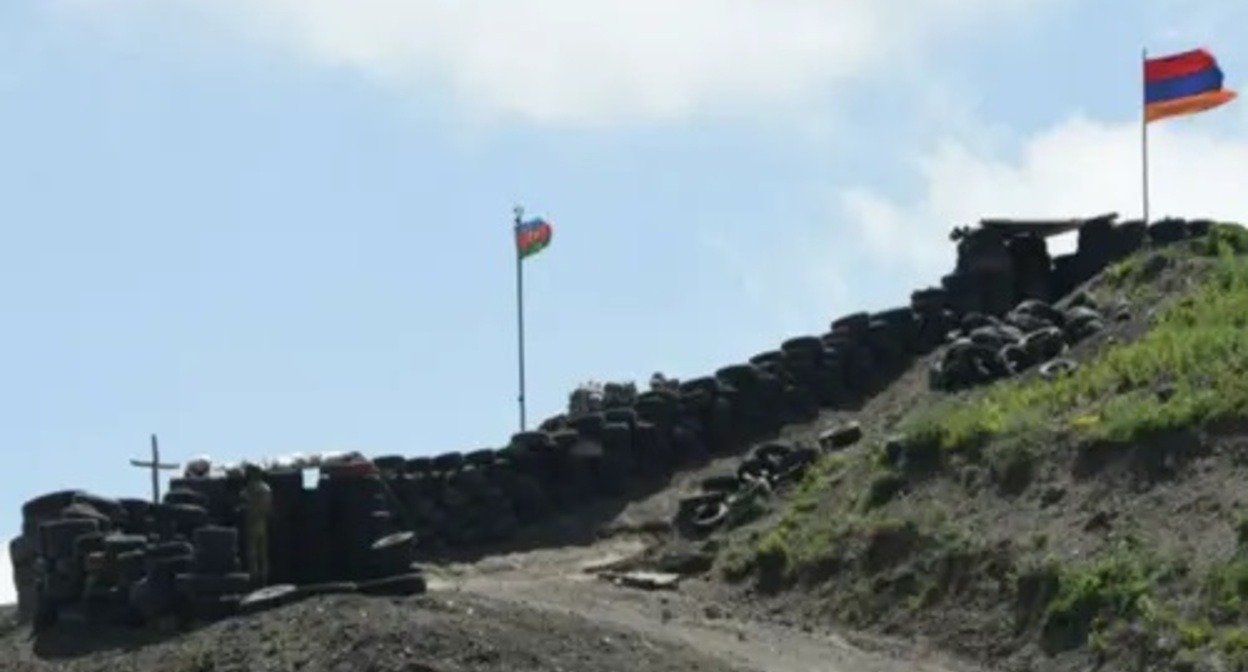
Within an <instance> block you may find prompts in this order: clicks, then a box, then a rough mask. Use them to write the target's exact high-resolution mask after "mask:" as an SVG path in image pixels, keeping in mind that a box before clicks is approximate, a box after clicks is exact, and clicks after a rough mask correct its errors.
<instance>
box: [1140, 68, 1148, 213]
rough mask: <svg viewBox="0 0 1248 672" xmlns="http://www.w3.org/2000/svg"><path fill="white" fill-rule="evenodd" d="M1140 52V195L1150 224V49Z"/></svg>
mask: <svg viewBox="0 0 1248 672" xmlns="http://www.w3.org/2000/svg"><path fill="white" fill-rule="evenodd" d="M1140 53H1141V61H1140V82H1141V87H1142V89H1143V90H1142V91H1141V92H1140V162H1141V168H1142V178H1143V184H1142V185H1141V187H1142V190H1141V192H1140V197H1141V201H1142V202H1141V205H1142V206H1143V208H1142V210H1143V215H1144V224H1145V225H1148V223H1149V219H1148V215H1149V212H1148V186H1149V185H1148V182H1149V180H1148V76H1147V69H1148V49H1144V50H1142V51H1141V52H1140Z"/></svg>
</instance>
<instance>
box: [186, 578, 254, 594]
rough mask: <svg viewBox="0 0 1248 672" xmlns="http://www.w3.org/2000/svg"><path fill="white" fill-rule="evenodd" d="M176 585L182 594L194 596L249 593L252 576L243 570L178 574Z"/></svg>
mask: <svg viewBox="0 0 1248 672" xmlns="http://www.w3.org/2000/svg"><path fill="white" fill-rule="evenodd" d="M174 585H175V587H176V588H177V590H178V592H179V593H180V594H182V595H185V596H187V597H192V598H194V597H221V596H224V595H247V594H248V593H250V592H251V590H252V582H251V576H250V575H248V574H246V573H243V572H231V573H229V574H177V575H175V576H174Z"/></svg>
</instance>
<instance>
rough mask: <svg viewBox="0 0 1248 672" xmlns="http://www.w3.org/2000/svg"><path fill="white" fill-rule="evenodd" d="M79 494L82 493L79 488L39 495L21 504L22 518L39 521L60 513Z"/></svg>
mask: <svg viewBox="0 0 1248 672" xmlns="http://www.w3.org/2000/svg"><path fill="white" fill-rule="evenodd" d="M81 494H84V493H83V492H82V491H81V490H59V491H57V492H49V493H48V494H46V495H40V496H38V497H36V498H34V499H32V500H29V501H27V502H26V503H25V504H23V505H22V518H25V519H26V520H33V521H39V520H43V519H47V518H52V517H55V516H57V515H60V513H61V510H62V509H64V508H65V507H67V506H69V505H70V504H72V503H73V501H74V498H75V497H77V496H78V495H81Z"/></svg>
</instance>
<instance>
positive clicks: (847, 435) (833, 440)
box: [819, 420, 862, 450]
mask: <svg viewBox="0 0 1248 672" xmlns="http://www.w3.org/2000/svg"><path fill="white" fill-rule="evenodd" d="M861 440H862V425H860V424H858V422H857V421H854V420H851V421H849V422H847V423H845V424H843V425H840V426H838V427H835V428H833V429H830V430H828V431H826V432H824V433H823V434H822V435H821V436H820V437H819V442H820V444H822V445H823V447H824V448H825V449H830V450H840V449H843V448H848V447H850V446H852V445H854V444H856V443H858V442H859V441H861Z"/></svg>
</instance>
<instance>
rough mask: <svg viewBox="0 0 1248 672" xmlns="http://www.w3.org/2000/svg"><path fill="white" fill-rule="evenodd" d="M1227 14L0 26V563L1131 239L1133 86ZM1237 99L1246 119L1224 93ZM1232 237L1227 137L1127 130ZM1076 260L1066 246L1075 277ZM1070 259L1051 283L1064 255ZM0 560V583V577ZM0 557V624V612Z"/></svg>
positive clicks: (461, 1) (932, 8) (1189, 2)
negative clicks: (154, 468)
mask: <svg viewBox="0 0 1248 672" xmlns="http://www.w3.org/2000/svg"><path fill="white" fill-rule="evenodd" d="M1246 19H1248V4H1245V3H1243V2H1241V1H1240V0H1181V1H1180V0H1097V1H1096V2H1093V1H1092V0H1081V1H1077V0H784V1H783V2H777V1H776V0H507V1H503V0H457V2H454V3H450V2H445V1H444V0H299V1H295V0H216V1H214V2H212V3H204V2H200V1H198V0H163V1H160V2H158V1H156V0H10V1H8V2H3V3H0V241H2V244H0V302H2V305H3V309H4V312H5V314H6V318H7V324H8V325H9V326H8V327H7V328H5V329H3V330H0V353H3V354H0V407H3V408H4V409H5V414H4V416H5V417H4V421H3V422H0V445H3V446H5V448H4V449H3V450H4V451H7V454H9V455H10V465H11V467H10V468H8V469H4V470H0V528H3V529H4V530H7V536H13V535H15V534H17V532H18V530H19V527H20V513H19V509H20V506H21V504H22V502H24V501H25V500H27V499H30V498H32V497H34V496H36V495H39V494H41V493H44V492H47V491H52V490H57V489H62V488H71V487H72V488H83V489H89V490H92V491H96V492H99V493H102V494H108V495H112V496H146V495H147V494H148V486H147V483H148V480H147V475H146V474H145V473H143V472H142V471H141V470H139V469H136V468H133V467H131V466H129V464H128V461H129V459H131V458H133V457H144V456H145V455H146V451H147V447H148V437H149V435H150V434H152V433H155V434H157V435H158V436H159V438H160V442H161V445H162V448H163V451H164V457H165V458H166V459H168V460H170V461H184V460H187V459H189V458H191V457H194V456H197V455H208V456H210V457H212V458H215V459H218V460H237V459H245V458H262V457H266V456H274V455H282V454H289V453H298V452H303V453H310V452H317V451H325V450H359V451H362V452H365V453H368V454H373V455H380V454H396V453H397V454H404V455H422V454H430V453H436V452H442V451H448V450H457V449H474V448H480V447H497V446H501V445H504V444H505V443H506V441H507V439H508V437H509V435H510V434H511V433H512V432H514V431H516V430H517V428H518V423H519V419H518V417H517V413H518V411H517V385H518V383H517V371H516V363H517V343H516V336H517V321H516V287H515V282H516V265H515V261H514V249H513V247H512V239H511V236H510V227H511V219H512V208H513V206H515V205H517V204H521V205H523V206H524V207H525V208H526V210H527V212H529V213H530V214H532V215H537V216H542V217H544V218H546V219H547V220H549V221H550V222H551V223H552V224H553V226H554V229H555V234H554V240H553V243H552V245H551V247H549V248H548V249H547V250H546V251H544V252H543V253H541V254H540V255H538V256H536V257H533V258H530V259H529V260H528V261H526V262H525V267H524V289H525V291H524V298H525V322H526V325H525V333H526V339H527V345H526V347H527V360H526V361H527V389H528V394H527V397H528V409H529V420H530V425H532V424H534V423H536V422H538V421H540V420H541V419H542V418H545V417H548V416H550V415H553V414H555V413H557V412H559V411H560V410H561V406H563V405H564V404H565V403H566V399H567V394H568V392H570V391H571V390H572V389H573V388H574V387H575V386H576V385H577V384H578V383H580V382H582V381H585V380H590V379H595V380H626V379H634V380H637V381H638V382H639V383H643V384H644V382H645V381H646V380H647V379H648V378H649V376H650V374H651V373H653V372H655V371H662V372H664V373H666V374H668V375H674V376H678V377H692V376H697V375H702V374H707V373H710V372H712V371H713V370H714V369H716V368H718V367H720V366H723V365H726V364H729V363H733V362H737V361H743V360H745V359H747V358H748V357H750V356H752V355H754V354H756V353H758V352H762V351H765V350H768V349H771V348H774V347H775V346H776V345H777V344H778V343H779V342H781V341H782V340H784V339H785V338H788V337H791V336H796V335H802V334H810V333H819V332H821V331H823V330H825V329H826V328H827V324H828V323H829V322H830V321H831V320H832V319H833V318H835V317H837V316H839V315H843V314H846V313H850V312H854V311H857V310H863V309H867V310H880V309H884V308H889V307H893V306H897V305H903V304H905V303H906V302H907V301H908V297H909V293H910V291H912V290H913V289H915V288H918V287H921V286H926V285H930V284H934V283H936V282H938V281H939V278H940V276H941V275H942V274H944V273H947V272H948V271H949V270H951V268H952V261H953V247H952V245H951V244H950V243H949V242H948V239H947V235H948V233H949V230H950V229H951V228H953V227H954V226H958V225H963V224H970V223H973V222H974V221H976V220H978V219H979V218H981V217H988V216H1009V217H1072V216H1080V215H1090V214H1096V213H1101V212H1108V211H1118V212H1120V213H1122V214H1123V215H1124V216H1126V217H1136V216H1138V215H1139V213H1140V210H1141V206H1140V202H1141V191H1142V184H1141V156H1140V154H1141V152H1140V140H1141V134H1140V125H1139V112H1140V110H1139V106H1140V100H1141V93H1140V87H1141V82H1140V59H1141V57H1142V52H1141V50H1142V49H1143V48H1145V47H1147V48H1148V49H1149V53H1153V54H1162V53H1165V52H1171V51H1180V50H1186V49H1188V48H1192V47H1195V46H1206V47H1208V48H1210V49H1211V50H1212V51H1213V52H1214V54H1215V55H1216V56H1217V57H1218V59H1219V60H1220V61H1221V63H1222V65H1223V68H1224V70H1225V71H1226V73H1227V78H1228V85H1230V86H1232V87H1234V86H1236V85H1237V82H1245V81H1246V80H1248V42H1245V40H1243V39H1242V37H1243V35H1244V32H1243V28H1242V26H1244V25H1248V22H1246ZM1245 88H1248V86H1245ZM1149 143H1150V144H1149V146H1150V153H1151V164H1150V165H1151V174H1152V190H1151V198H1152V204H1153V205H1152V212H1153V214H1154V215H1155V216H1161V215H1166V214H1176V215H1185V216H1192V217H1196V216H1210V217H1217V218H1223V219H1240V220H1242V221H1248V199H1245V198H1243V197H1242V193H1243V188H1242V186H1241V185H1242V177H1241V176H1242V175H1243V174H1245V170H1248V107H1245V106H1244V105H1243V104H1240V103H1235V104H1232V105H1229V106H1226V107H1224V108H1221V109H1219V110H1216V111H1213V112H1210V113H1207V114H1204V115H1200V116H1197V117H1192V118H1186V119H1177V120H1171V121H1167V122H1163V123H1161V124H1157V125H1155V126H1153V127H1152V128H1151V130H1150V140H1149ZM1062 245H1063V246H1067V247H1068V246H1069V241H1065V242H1063V243H1062ZM1059 251H1060V250H1059ZM3 553H7V548H4V547H0V554H3ZM8 572H9V563H8V562H7V558H0V602H4V601H7V600H11V599H12V597H13V593H12V586H11V581H10V579H9V576H8Z"/></svg>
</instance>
